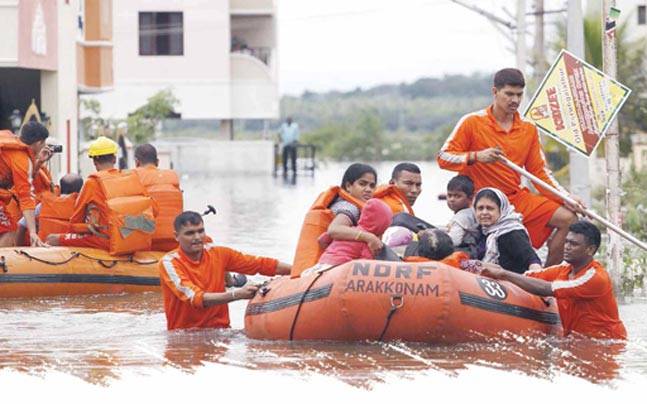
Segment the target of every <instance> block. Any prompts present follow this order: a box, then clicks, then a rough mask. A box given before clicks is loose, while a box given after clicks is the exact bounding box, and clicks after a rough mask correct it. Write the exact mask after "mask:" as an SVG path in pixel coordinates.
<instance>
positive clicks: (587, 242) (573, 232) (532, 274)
mask: <svg viewBox="0 0 647 404" xmlns="http://www.w3.org/2000/svg"><path fill="white" fill-rule="evenodd" d="M600 238H601V237H600V230H598V228H597V227H595V225H594V224H592V223H590V222H587V221H585V220H581V221H579V222H576V223H575V224H572V225H571V226H570V227H569V232H568V235H567V236H566V243H565V244H564V261H565V263H562V264H560V265H555V266H552V267H548V268H545V269H537V270H530V271H527V272H526V273H525V274H523V275H521V274H517V273H514V272H511V271H506V270H505V269H503V268H501V267H500V266H498V265H496V264H486V263H484V264H483V267H484V269H483V272H482V273H481V275H485V276H490V277H492V278H495V279H501V280H505V281H509V282H512V283H514V284H515V285H517V286H519V287H520V288H522V289H524V290H526V291H528V292H530V293H534V294H536V295H539V296H555V297H556V298H557V306H558V308H559V316H560V318H561V320H562V326H563V327H564V335H568V334H570V333H572V332H577V333H580V334H583V335H586V336H589V337H593V338H612V339H626V338H627V331H626V330H625V327H624V325H623V323H622V321H621V320H620V316H619V315H618V304H617V302H616V299H615V296H614V295H613V286H612V284H611V280H610V278H609V274H608V273H607V271H606V270H605V269H604V267H603V266H602V264H600V263H599V262H598V261H596V260H594V259H593V256H594V255H595V253H596V252H597V250H598V248H599V247H600Z"/></svg>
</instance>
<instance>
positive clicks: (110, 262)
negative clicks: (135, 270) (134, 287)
mask: <svg viewBox="0 0 647 404" xmlns="http://www.w3.org/2000/svg"><path fill="white" fill-rule="evenodd" d="M14 251H15V252H16V253H17V254H20V255H23V256H25V257H27V258H29V260H30V261H32V260H33V261H37V262H40V263H43V264H47V265H65V264H67V263H68V262H70V261H72V260H73V259H75V258H79V257H83V258H86V259H89V260H92V261H96V262H98V263H99V264H100V265H101V266H103V267H105V268H112V267H114V266H115V265H117V264H118V263H120V262H132V263H135V264H137V265H151V264H155V263H157V262H158V261H159V260H148V261H142V260H136V259H135V258H134V257H133V256H132V255H130V256H128V257H127V258H112V259H103V258H98V257H93V256H91V255H88V254H84V253H82V252H78V251H73V252H72V255H71V256H70V257H69V258H67V259H64V260H63V261H52V260H47V259H44V258H39V257H36V256H35V255H32V254H30V253H28V252H27V251H25V250H14Z"/></svg>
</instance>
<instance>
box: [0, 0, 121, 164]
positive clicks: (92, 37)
mask: <svg viewBox="0 0 647 404" xmlns="http://www.w3.org/2000/svg"><path fill="white" fill-rule="evenodd" d="M111 11H112V10H111V0H0V21H2V23H3V37H2V40H1V41H0V129H10V130H16V129H17V128H18V127H19V126H20V123H21V121H22V120H23V118H24V116H25V115H26V114H28V111H29V110H30V105H31V104H32V102H33V103H34V104H35V105H36V107H37V108H38V110H39V111H40V112H41V115H42V116H43V117H45V118H46V120H47V122H46V123H48V125H49V129H50V134H51V140H50V142H51V143H58V144H62V145H63V152H62V153H61V154H57V155H55V156H54V158H52V161H51V168H52V171H53V172H54V173H55V174H60V173H65V172H76V171H77V170H78V135H77V120H78V107H77V99H78V92H79V91H80V92H86V91H92V92H100V91H105V90H108V89H109V88H110V87H111V86H112V77H111V76H112V61H111V59H112V56H111V52H112V49H111V37H110V35H111V29H110V25H111V17H110V16H111Z"/></svg>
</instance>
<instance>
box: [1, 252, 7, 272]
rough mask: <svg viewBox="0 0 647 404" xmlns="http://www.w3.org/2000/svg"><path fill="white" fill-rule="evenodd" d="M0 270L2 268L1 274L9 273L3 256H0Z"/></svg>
mask: <svg viewBox="0 0 647 404" xmlns="http://www.w3.org/2000/svg"><path fill="white" fill-rule="evenodd" d="M0 268H2V273H5V274H6V273H7V272H9V268H7V261H5V259H4V255H2V256H0Z"/></svg>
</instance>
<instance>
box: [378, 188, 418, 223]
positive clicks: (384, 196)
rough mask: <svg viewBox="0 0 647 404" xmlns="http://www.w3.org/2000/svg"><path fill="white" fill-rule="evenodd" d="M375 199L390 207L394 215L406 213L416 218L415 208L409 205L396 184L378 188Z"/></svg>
mask: <svg viewBox="0 0 647 404" xmlns="http://www.w3.org/2000/svg"><path fill="white" fill-rule="evenodd" d="M373 198H377V199H380V200H381V201H382V202H384V203H386V204H387V205H389V208H391V211H392V212H393V214H394V215H397V214H398V213H402V212H405V213H408V214H410V215H411V216H415V214H414V213H413V207H411V205H410V204H409V200H408V199H407V196H406V195H405V194H404V193H402V191H401V190H400V188H398V187H397V186H395V185H394V184H389V185H380V186H378V187H377V189H375V193H374V194H373Z"/></svg>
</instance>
